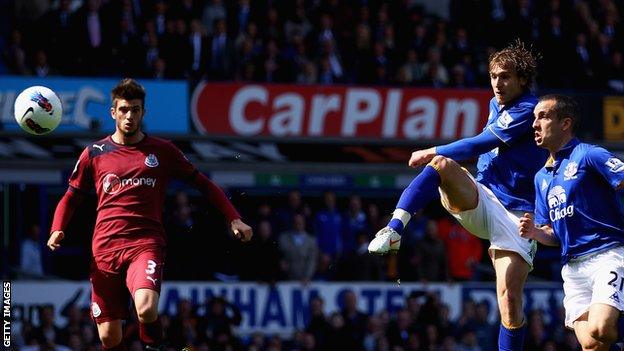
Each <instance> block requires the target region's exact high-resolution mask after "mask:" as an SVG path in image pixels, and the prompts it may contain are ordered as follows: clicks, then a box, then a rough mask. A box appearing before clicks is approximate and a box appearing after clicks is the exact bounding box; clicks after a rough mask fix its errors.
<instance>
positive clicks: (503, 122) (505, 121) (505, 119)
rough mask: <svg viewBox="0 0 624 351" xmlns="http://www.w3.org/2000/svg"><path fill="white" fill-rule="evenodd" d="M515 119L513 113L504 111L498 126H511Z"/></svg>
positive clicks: (499, 118)
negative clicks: (512, 116)
mask: <svg viewBox="0 0 624 351" xmlns="http://www.w3.org/2000/svg"><path fill="white" fill-rule="evenodd" d="M512 121H513V118H511V115H510V114H509V112H507V111H504V112H503V113H502V114H501V116H500V117H498V122H497V124H498V126H499V127H501V128H507V127H509V124H510V123H511V122H512Z"/></svg>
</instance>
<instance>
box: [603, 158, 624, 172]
mask: <svg viewBox="0 0 624 351" xmlns="http://www.w3.org/2000/svg"><path fill="white" fill-rule="evenodd" d="M605 165H606V166H607V167H609V170H610V171H611V172H613V173H618V172H622V171H624V162H622V161H620V159H619V158H617V157H611V158H610V159H608V160H607V162H606V163H605Z"/></svg>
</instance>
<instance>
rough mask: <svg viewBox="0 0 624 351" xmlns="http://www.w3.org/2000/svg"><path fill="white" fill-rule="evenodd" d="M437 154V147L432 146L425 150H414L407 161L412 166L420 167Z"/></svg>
mask: <svg viewBox="0 0 624 351" xmlns="http://www.w3.org/2000/svg"><path fill="white" fill-rule="evenodd" d="M435 155H436V149H435V147H430V148H428V149H424V150H416V151H414V152H412V156H411V157H410V159H409V162H408V163H407V164H408V165H409V166H410V167H414V168H415V167H418V166H420V165H424V164H425V163H428V162H429V161H431V160H432V159H433V157H434V156H435Z"/></svg>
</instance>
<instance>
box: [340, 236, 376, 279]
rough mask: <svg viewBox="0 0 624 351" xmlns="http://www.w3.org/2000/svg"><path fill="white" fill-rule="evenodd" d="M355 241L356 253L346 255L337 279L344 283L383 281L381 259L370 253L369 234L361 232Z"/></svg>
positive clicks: (341, 261) (342, 260)
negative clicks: (351, 281) (352, 281)
mask: <svg viewBox="0 0 624 351" xmlns="http://www.w3.org/2000/svg"><path fill="white" fill-rule="evenodd" d="M355 239H356V249H355V252H353V253H350V254H346V255H345V256H344V257H343V258H342V259H341V260H340V262H339V266H340V270H339V274H338V276H337V277H336V279H337V280H342V281H349V280H355V281H378V280H382V273H381V258H380V257H377V256H374V255H371V254H370V253H369V252H368V244H369V243H370V240H369V234H368V233H367V232H359V233H357V235H356V237H355Z"/></svg>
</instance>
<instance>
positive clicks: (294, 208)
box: [274, 190, 312, 232]
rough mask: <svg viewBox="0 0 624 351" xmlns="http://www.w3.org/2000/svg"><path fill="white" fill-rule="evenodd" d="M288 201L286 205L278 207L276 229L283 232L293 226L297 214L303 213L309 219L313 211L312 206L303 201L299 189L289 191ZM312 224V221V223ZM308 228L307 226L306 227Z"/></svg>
mask: <svg viewBox="0 0 624 351" xmlns="http://www.w3.org/2000/svg"><path fill="white" fill-rule="evenodd" d="M286 201H287V203H286V206H285V207H280V208H278V209H277V211H276V212H277V213H276V217H277V221H278V223H277V227H275V228H274V229H275V230H276V231H277V232H282V231H285V230H288V229H291V228H292V227H293V223H294V217H295V214H301V215H303V217H304V219H305V220H306V224H307V221H308V220H309V219H310V218H311V217H312V211H311V209H310V207H309V206H308V205H307V204H306V203H304V202H303V199H302V197H301V192H300V191H299V190H290V191H289V192H288V197H287V200H286ZM310 224H311V223H310ZM306 228H307V227H306Z"/></svg>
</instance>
